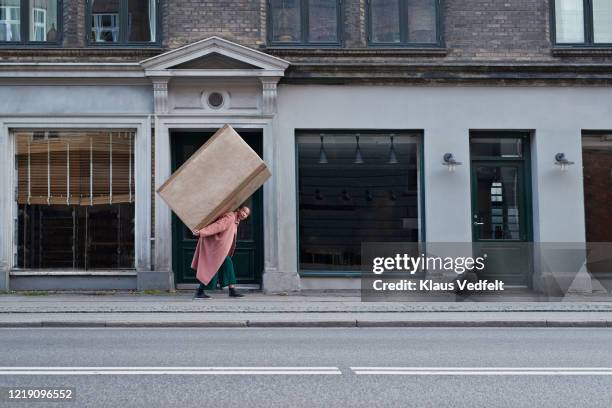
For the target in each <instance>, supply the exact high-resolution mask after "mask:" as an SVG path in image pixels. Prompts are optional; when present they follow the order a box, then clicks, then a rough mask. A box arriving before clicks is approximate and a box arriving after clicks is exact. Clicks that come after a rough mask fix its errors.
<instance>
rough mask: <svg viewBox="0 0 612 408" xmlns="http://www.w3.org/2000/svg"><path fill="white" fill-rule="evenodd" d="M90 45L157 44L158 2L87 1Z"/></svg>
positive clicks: (152, 0) (150, 0)
mask: <svg viewBox="0 0 612 408" xmlns="http://www.w3.org/2000/svg"><path fill="white" fill-rule="evenodd" d="M88 21H89V42H90V43H94V44H139V43H140V44H151V43H157V41H158V35H157V21H158V18H157V0H90V2H89V13H88Z"/></svg>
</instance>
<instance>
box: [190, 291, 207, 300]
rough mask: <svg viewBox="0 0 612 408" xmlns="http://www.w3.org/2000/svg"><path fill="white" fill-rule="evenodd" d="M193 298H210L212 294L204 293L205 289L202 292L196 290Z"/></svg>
mask: <svg viewBox="0 0 612 408" xmlns="http://www.w3.org/2000/svg"><path fill="white" fill-rule="evenodd" d="M193 298H194V299H210V296H208V295H207V294H206V293H204V291H202V292H196V294H195V296H194V297H193Z"/></svg>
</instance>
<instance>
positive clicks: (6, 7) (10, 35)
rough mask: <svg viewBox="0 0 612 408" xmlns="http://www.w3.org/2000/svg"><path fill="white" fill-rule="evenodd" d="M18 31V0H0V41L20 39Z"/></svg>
mask: <svg viewBox="0 0 612 408" xmlns="http://www.w3.org/2000/svg"><path fill="white" fill-rule="evenodd" d="M20 31H21V7H20V0H0V41H20V40H21V32H20Z"/></svg>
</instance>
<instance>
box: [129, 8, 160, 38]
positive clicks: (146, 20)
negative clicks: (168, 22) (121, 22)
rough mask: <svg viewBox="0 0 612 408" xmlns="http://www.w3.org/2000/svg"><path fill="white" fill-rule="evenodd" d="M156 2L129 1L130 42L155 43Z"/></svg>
mask: <svg viewBox="0 0 612 408" xmlns="http://www.w3.org/2000/svg"><path fill="white" fill-rule="evenodd" d="M155 1H156V0H128V41H130V42H154V41H155V38H156V33H155V20H156V10H155Z"/></svg>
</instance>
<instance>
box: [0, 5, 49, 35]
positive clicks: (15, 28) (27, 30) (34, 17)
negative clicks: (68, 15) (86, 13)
mask: <svg viewBox="0 0 612 408" xmlns="http://www.w3.org/2000/svg"><path fill="white" fill-rule="evenodd" d="M22 10H28V11H29V12H28V14H27V15H28V18H27V19H26V20H25V21H24V22H23V24H22V14H21V12H22ZM58 10H61V1H58V0H0V42H6V43H24V42H27V43H57V42H58V40H59V35H58V32H59V25H58V23H59V20H58V17H59V16H60V15H61V13H58Z"/></svg>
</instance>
